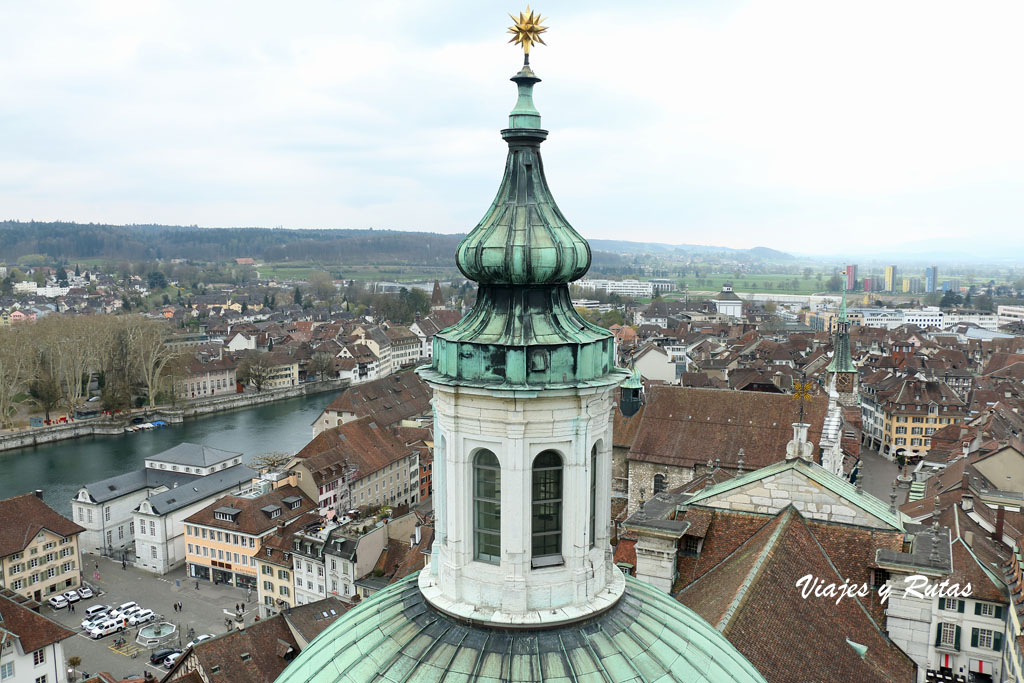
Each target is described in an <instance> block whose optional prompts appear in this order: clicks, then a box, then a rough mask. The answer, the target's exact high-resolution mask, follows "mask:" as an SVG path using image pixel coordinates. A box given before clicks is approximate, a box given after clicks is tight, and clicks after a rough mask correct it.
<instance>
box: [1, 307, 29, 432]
mask: <svg viewBox="0 0 1024 683" xmlns="http://www.w3.org/2000/svg"><path fill="white" fill-rule="evenodd" d="M30 333H31V330H30V329H28V328H27V327H26V326H24V325H16V326H14V327H8V328H0V427H9V426H10V421H11V416H12V413H13V412H14V398H15V396H17V395H18V394H19V393H22V392H23V391H25V390H26V389H27V388H28V382H29V381H30V380H31V379H32V371H33V360H34V359H33V348H32V343H31V339H30Z"/></svg>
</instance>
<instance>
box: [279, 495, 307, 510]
mask: <svg viewBox="0 0 1024 683" xmlns="http://www.w3.org/2000/svg"><path fill="white" fill-rule="evenodd" d="M281 502H282V503H284V504H285V505H287V506H288V509H289V510H298V509H299V506H300V505H302V498H299V497H298V496H288V497H287V498H285V499H284V500H282V501H281Z"/></svg>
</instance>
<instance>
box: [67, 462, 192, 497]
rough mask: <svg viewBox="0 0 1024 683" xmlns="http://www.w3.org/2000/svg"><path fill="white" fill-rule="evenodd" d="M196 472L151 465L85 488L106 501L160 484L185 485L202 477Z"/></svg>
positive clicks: (168, 485)
mask: <svg viewBox="0 0 1024 683" xmlns="http://www.w3.org/2000/svg"><path fill="white" fill-rule="evenodd" d="M202 478H203V477H200V476H199V475H196V474H185V473H184V472H172V471H170V470H154V469H151V468H149V467H146V468H143V469H141V470H135V471H134V472H126V473H125V474H119V475H117V476H116V477H109V478H107V479H101V480H100V481H97V482H93V483H92V484H86V485H85V487H84V488H85V490H86V491H88V492H89V495H90V496H91V497H92V499H93V500H94V501H96V502H97V503H105V502H106V501H108V500H114V499H115V498H120V497H121V496H126V495H128V494H129V493H134V492H135V491H141V490H143V489H155V488H158V487H160V486H166V487H168V488H171V487H173V486H174V485H175V484H177V485H178V486H183V485H185V484H186V483H188V482H192V481H196V480H198V479H202Z"/></svg>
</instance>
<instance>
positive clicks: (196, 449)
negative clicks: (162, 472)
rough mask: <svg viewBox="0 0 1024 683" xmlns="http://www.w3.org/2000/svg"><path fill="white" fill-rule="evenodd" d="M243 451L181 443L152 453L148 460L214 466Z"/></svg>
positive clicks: (193, 465)
mask: <svg viewBox="0 0 1024 683" xmlns="http://www.w3.org/2000/svg"><path fill="white" fill-rule="evenodd" d="M240 455H242V454H241V453H236V452H235V451H225V450H222V449H220V448H213V447H211V446H204V445H202V444H198V443H187V442H186V443H179V444H178V445H177V446H174V447H173V448H168V449H167V450H166V451H163V452H160V453H157V454H156V455H151V456H149V457H148V458H146V459H147V460H157V461H159V462H170V463H175V464H177V465H190V466H192V467H213V466H214V465H217V464H220V463H222V462H224V461H226V460H231V459H233V458H237V457H239V456H240Z"/></svg>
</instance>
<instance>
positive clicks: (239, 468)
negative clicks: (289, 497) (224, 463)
mask: <svg viewBox="0 0 1024 683" xmlns="http://www.w3.org/2000/svg"><path fill="white" fill-rule="evenodd" d="M255 476H257V472H256V471H255V470H253V469H251V468H250V467H248V466H247V465H232V466H231V467H228V468H227V469H223V470H217V471H216V472H213V473H211V474H208V475H206V476H204V477H194V478H193V479H192V480H191V481H188V482H186V483H184V484H179V485H178V486H173V487H172V488H170V489H168V490H166V491H162V492H161V493H158V494H156V495H154V496H151V497H149V498H147V499H146V502H148V503H149V504H150V506H152V508H153V511H154V512H155V513H156V514H158V515H166V514H167V513H169V512H174V511H175V510H180V509H181V508H183V507H187V506H189V505H191V504H192V503H196V502H198V501H200V500H202V499H203V498H207V497H209V496H212V495H215V494H217V493H219V492H221V491H226V490H227V489H230V488H233V487H235V486H238V485H239V484H241V483H243V482H247V481H251V480H252V478H253V477H255Z"/></svg>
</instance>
